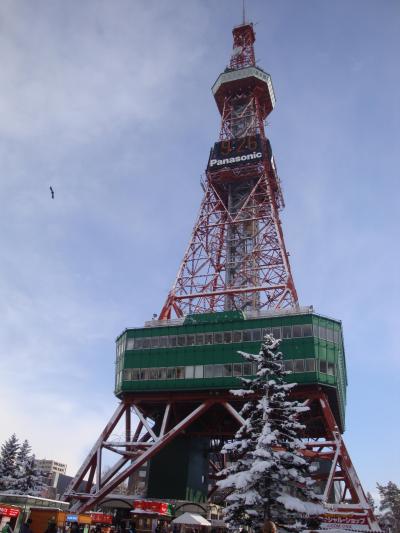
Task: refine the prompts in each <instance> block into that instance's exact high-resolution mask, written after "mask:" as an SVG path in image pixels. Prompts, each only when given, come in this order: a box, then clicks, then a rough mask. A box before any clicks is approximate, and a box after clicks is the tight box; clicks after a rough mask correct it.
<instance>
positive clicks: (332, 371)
mask: <svg viewBox="0 0 400 533" xmlns="http://www.w3.org/2000/svg"><path fill="white" fill-rule="evenodd" d="M328 375H329V376H334V375H335V363H331V362H330V361H328Z"/></svg>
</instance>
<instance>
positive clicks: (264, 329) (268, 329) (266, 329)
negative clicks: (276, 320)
mask: <svg viewBox="0 0 400 533" xmlns="http://www.w3.org/2000/svg"><path fill="white" fill-rule="evenodd" d="M271 331H272V330H271V328H263V330H262V336H263V338H264V337H265V335H271Z"/></svg>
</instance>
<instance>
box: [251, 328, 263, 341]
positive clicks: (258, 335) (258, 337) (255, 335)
mask: <svg viewBox="0 0 400 533" xmlns="http://www.w3.org/2000/svg"><path fill="white" fill-rule="evenodd" d="M251 339H252V341H260V340H261V329H253V331H252V333H251Z"/></svg>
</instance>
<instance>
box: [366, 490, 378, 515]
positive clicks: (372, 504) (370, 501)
mask: <svg viewBox="0 0 400 533" xmlns="http://www.w3.org/2000/svg"><path fill="white" fill-rule="evenodd" d="M366 496H367V502H368V503H369V506H370V507H371V510H372V512H373V513H375V509H376V504H375V500H374V498H373V496H372V494H371V493H370V492H367V494H366Z"/></svg>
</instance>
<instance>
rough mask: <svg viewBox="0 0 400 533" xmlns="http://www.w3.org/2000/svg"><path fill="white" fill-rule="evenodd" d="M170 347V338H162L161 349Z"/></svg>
mask: <svg viewBox="0 0 400 533" xmlns="http://www.w3.org/2000/svg"><path fill="white" fill-rule="evenodd" d="M167 347H168V337H160V348H167Z"/></svg>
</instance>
